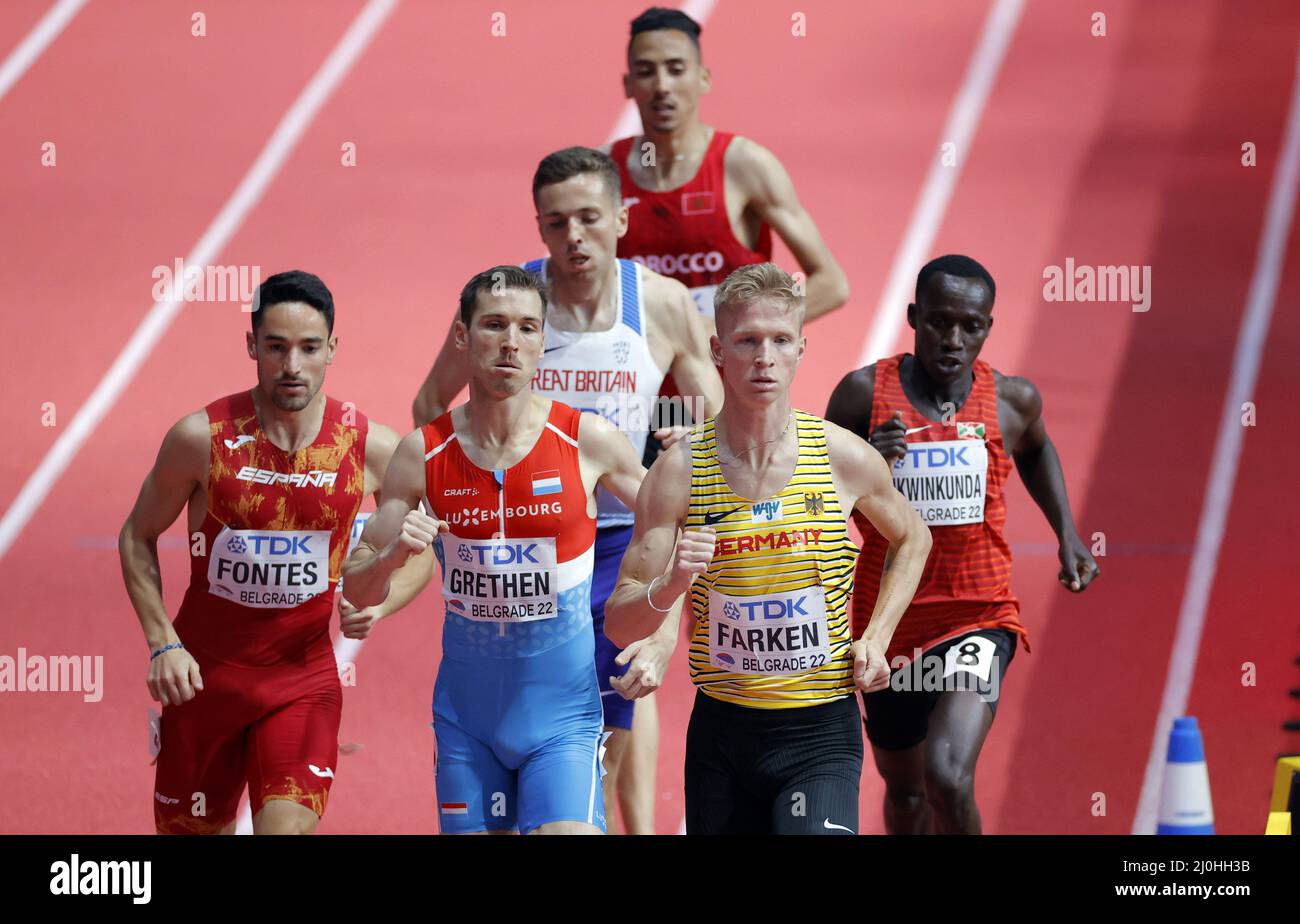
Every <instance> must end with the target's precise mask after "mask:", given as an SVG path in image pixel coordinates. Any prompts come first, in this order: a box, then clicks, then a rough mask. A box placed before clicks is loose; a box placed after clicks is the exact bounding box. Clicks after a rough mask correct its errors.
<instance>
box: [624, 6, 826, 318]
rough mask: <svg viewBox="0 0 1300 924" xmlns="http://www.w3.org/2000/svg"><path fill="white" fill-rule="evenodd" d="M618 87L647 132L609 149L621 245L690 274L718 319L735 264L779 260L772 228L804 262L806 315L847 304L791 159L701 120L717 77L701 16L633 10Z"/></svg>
mask: <svg viewBox="0 0 1300 924" xmlns="http://www.w3.org/2000/svg"><path fill="white" fill-rule="evenodd" d="M627 64H628V72H627V73H626V74H625V75H624V76H623V91H624V93H626V94H627V98H628V99H631V100H635V101H636V105H637V109H638V110H640V113H641V135H639V136H636V137H631V138H622V139H619V140H618V141H615V142H614V143H613V144H612V145H610V146H609V148H608V149H607V150H608V152H609V154H610V156H611V157H613V158H614V161H615V162H616V163H617V164H618V167H619V171H620V173H621V174H622V182H623V204H624V205H626V206H627V208H628V232H627V234H626V235H624V236H623V237H622V238H621V239H620V240H619V243H618V255H619V256H620V257H625V258H628V259H631V260H635V261H636V262H638V263H643V264H645V265H646V266H647V267H649V268H650V269H652V270H654V271H655V272H657V273H662V274H664V275H665V276H671V277H672V278H674V279H678V280H680V281H681V282H683V283H685V284H686V286H687V287H688V288H689V289H690V290H691V294H692V295H693V296H694V297H695V300H696V304H697V305H698V306H699V308H700V311H701V312H702V313H703V314H704V315H705V316H707V317H709V318H710V319H711V318H712V317H713V291H714V290H715V289H716V288H717V287H718V284H719V283H721V282H722V280H724V279H726V278H727V275H728V274H729V273H730V272H731V271H732V270H734V269H736V268H737V267H740V266H745V265H746V264H750V263H764V262H767V261H768V260H770V259H771V258H772V231H773V230H775V231H776V233H777V235H778V236H780V238H781V240H783V241H785V243H786V246H788V247H789V248H790V251H791V252H792V253H793V254H794V258H795V260H797V261H798V262H799V267H800V269H802V270H803V272H804V274H805V276H806V277H807V278H806V281H805V284H804V286H805V298H806V300H807V318H806V320H808V321H812V320H814V319H816V318H818V317H820V316H821V315H823V314H826V313H827V312H828V311H833V310H834V309H836V308H838V307H840V306H841V305H843V304H844V303H845V302H846V301H847V300H848V297H849V283H848V279H847V278H846V277H845V275H844V271H843V270H842V269H840V265H839V264H838V263H837V262H836V261H835V257H834V256H832V255H831V252H830V249H829V248H828V247H827V246H826V243H825V242H824V241H823V240H822V238H821V234H820V233H819V232H818V230H817V225H816V224H814V222H813V220H812V217H811V216H809V214H808V212H807V211H805V210H804V207H803V206H802V205H801V204H800V202H799V197H798V195H797V194H796V193H795V188H794V184H793V183H792V182H791V181H790V175H789V174H788V173H786V170H785V167H783V166H782V165H781V162H780V161H779V160H777V158H776V156H775V155H774V154H772V152H771V151H769V150H767V149H766V148H764V147H762V146H761V145H759V144H757V143H756V142H754V141H751V140H749V139H748V138H742V137H740V136H737V135H732V134H730V133H728V132H723V131H718V130H716V129H714V128H713V127H712V126H709V125H705V124H703V123H702V122H701V121H700V115H699V102H700V97H701V96H702V95H703V94H705V93H707V92H709V90H710V88H711V85H712V75H711V74H710V73H709V69H708V68H706V67H705V66H704V65H703V63H702V62H701V59H700V25H699V23H697V22H696V21H695V20H693V19H692V18H691V17H690V16H687V15H686V14H685V13H683V12H681V11H680V10H672V9H663V8H659V7H652V8H650V9H648V10H646V11H645V12H644V13H642V14H641V15H640V16H638V17H637V18H636V19H634V20H632V37H631V41H630V42H629V43H628V49H627Z"/></svg>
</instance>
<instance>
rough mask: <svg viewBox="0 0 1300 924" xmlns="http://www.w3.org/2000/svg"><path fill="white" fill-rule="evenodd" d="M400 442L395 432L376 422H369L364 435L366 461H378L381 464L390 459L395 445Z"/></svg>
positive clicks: (399, 437) (400, 439)
mask: <svg viewBox="0 0 1300 924" xmlns="http://www.w3.org/2000/svg"><path fill="white" fill-rule="evenodd" d="M401 441H402V438H401V436H400V435H399V434H398V432H397V431H396V430H394V429H393V428H392V427H390V426H388V425H387V424H381V423H380V422H379V421H377V420H372V421H369V427H368V432H367V434H366V461H367V462H371V461H372V460H379V461H380V462H381V463H383V462H385V460H387V459H390V458H392V455H393V452H394V451H396V449H397V444H398V443H400V442H401Z"/></svg>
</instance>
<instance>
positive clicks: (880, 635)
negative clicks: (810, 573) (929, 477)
mask: <svg viewBox="0 0 1300 924" xmlns="http://www.w3.org/2000/svg"><path fill="white" fill-rule="evenodd" d="M826 443H827V451H828V453H829V455H830V457H831V460H832V462H831V464H832V468H833V470H834V473H835V480H836V482H837V489H838V485H839V484H843V485H844V494H842V495H841V496H842V497H843V498H844V500H846V501H848V500H851V501H852V506H853V508H854V509H856V510H858V511H860V512H861V513H862V514H863V515H864V516H865V517H866V518H867V519H868V520H870V521H871V525H872V526H874V527H875V528H876V529H877V530H878V531H879V532H880V534H881V535H882V536H884V537H885V540H886V541H887V542H888V543H889V551H888V552H887V553H886V554H885V568H884V573H883V574H882V575H881V579H880V594H879V595H878V596H877V598H876V607H875V609H874V610H873V611H872V614H871V621H870V622H869V623H868V624H867V628H866V631H865V632H864V633H863V636H862V638H863V639H864V640H871V641H874V642H876V643H878V644H879V646H880V649H881V651H882V652H883V651H884V650H886V649H888V648H889V642H890V640H891V639H892V638H893V637H894V630H895V629H897V628H898V621H899V620H900V619H902V618H903V613H905V612H906V611H907V608H908V606H909V605H910V604H911V602H912V595H913V594H915V593H916V588H917V585H918V584H919V583H920V581H921V572H922V571H923V570H924V569H925V561H926V558H927V557H928V556H929V554H930V544H931V540H930V530H929V529H927V528H926V525H925V524H924V523H923V522H922V521H921V517H920V515H919V514H918V513H917V512H916V511H915V510H914V509H913V508H912V505H911V504H909V503H908V502H907V501H906V499H904V497H903V495H902V494H900V493H899V492H898V490H897V489H896V488H895V487H894V481H893V478H892V477H891V476H890V472H889V466H888V465H886V464H885V460H884V459H883V458H881V456H880V453H878V452H876V451H875V450H874V449H872V448H871V446H870V445H868V444H867V443H866V442H864V441H863V440H862V439H861V438H860V437H858V436H856V435H854V434H852V433H850V432H849V431H848V430H845V429H844V428H842V427H839V426H836V425H835V424H832V423H828V424H827V426H826Z"/></svg>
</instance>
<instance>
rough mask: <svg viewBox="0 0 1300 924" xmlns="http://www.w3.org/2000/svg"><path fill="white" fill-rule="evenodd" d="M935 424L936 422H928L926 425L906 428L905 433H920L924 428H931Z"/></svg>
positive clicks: (905, 434)
mask: <svg viewBox="0 0 1300 924" xmlns="http://www.w3.org/2000/svg"><path fill="white" fill-rule="evenodd" d="M933 426H934V424H926V425H925V426H924V427H913V428H912V429H910V430H904V431H903V435H904V436H907V435H908V434H909V433H920V432H921V431H922V430H929V429H930V428H931V427H933Z"/></svg>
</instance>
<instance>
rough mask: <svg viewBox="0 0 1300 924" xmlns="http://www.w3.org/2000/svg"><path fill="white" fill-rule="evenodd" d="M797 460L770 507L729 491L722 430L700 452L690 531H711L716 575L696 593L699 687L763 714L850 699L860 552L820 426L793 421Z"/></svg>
mask: <svg viewBox="0 0 1300 924" xmlns="http://www.w3.org/2000/svg"><path fill="white" fill-rule="evenodd" d="M795 425H796V428H797V435H798V439H799V459H798V462H797V463H796V464H795V469H794V474H793V475H792V476H791V478H790V481H789V483H787V484H786V486H785V489H784V490H783V491H781V493H780V494H778V495H776V496H774V497H772V498H770V499H768V500H762V501H752V500H748V499H746V498H743V497H741V496H740V495H738V494H736V493H735V492H734V491H732V490H731V488H730V487H728V486H727V482H726V479H725V478H723V475H722V468H721V467H720V465H719V463H718V442H717V431H716V429H715V427H714V420H713V419H712V418H710V419H709V420H707V421H705V423H704V424H703V425H702V426H701V428H700V430H699V431H697V433H696V434H695V435H694V439H693V440H692V441H691V503H690V510H689V513H688V514H687V517H686V528H687V529H698V528H699V527H701V526H705V525H708V526H712V527H713V528H714V529H715V530H716V532H717V546H716V548H715V550H714V554H713V563H712V564H711V565H709V570H708V571H706V572H705V573H704V574H702V575H700V577H698V578H697V579H696V580H695V583H694V584H693V585H692V587H691V610H692V612H693V613H694V616H695V629H694V632H693V633H692V635H691V651H690V666H691V680H692V681H694V682H695V684H696V685H698V686H699V687H700V688H701V689H702V690H703V691H704V692H705V693H706V694H708V695H709V696H712V697H713V698H714V699H719V700H722V701H724V702H728V703H735V704H737V705H741V706H751V707H755V708H759V709H793V708H797V707H801V706H816V705H819V704H821V703H827V702H831V701H833V700H837V699H840V698H841V697H844V696H847V695H849V694H851V693H852V692H853V655H852V653H851V651H850V645H851V644H852V630H851V629H850V627H849V617H848V603H849V598H850V596H851V594H852V592H853V566H854V563H855V561H856V560H857V556H858V548H857V546H856V545H855V544H854V543H853V540H852V539H850V538H849V533H848V524H847V522H846V514H845V511H844V510H843V509H842V508H841V507H840V500H839V498H838V497H837V496H836V495H835V483H834V481H833V479H832V477H831V463H830V458H829V456H828V455H827V453H826V431H825V429H824V427H823V421H822V420H821V418H819V417H814V416H813V415H812V414H806V413H804V412H803V411H795Z"/></svg>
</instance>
